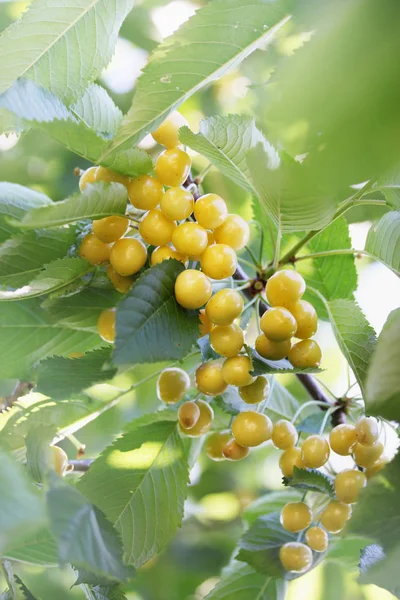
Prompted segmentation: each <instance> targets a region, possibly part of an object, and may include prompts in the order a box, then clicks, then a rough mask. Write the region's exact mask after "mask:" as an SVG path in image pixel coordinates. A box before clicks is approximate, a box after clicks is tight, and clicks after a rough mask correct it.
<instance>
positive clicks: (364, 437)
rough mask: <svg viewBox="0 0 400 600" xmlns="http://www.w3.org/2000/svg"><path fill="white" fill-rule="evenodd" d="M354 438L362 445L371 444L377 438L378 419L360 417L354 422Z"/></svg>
mask: <svg viewBox="0 0 400 600" xmlns="http://www.w3.org/2000/svg"><path fill="white" fill-rule="evenodd" d="M355 431H356V438H357V442H358V443H359V444H362V445H363V446H372V445H373V444H375V442H377V441H378V439H379V426H378V421H377V420H376V419H374V417H361V418H360V419H358V421H357V422H356V424H355Z"/></svg>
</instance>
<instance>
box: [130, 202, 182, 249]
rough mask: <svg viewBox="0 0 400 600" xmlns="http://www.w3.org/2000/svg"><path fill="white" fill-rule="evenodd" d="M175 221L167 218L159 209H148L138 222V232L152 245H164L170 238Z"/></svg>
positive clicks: (174, 227)
mask: <svg viewBox="0 0 400 600" xmlns="http://www.w3.org/2000/svg"><path fill="white" fill-rule="evenodd" d="M174 229H176V223H174V221H170V219H167V217H166V216H165V215H163V213H162V212H161V210H158V209H153V210H149V212H147V213H146V214H145V215H144V217H143V218H142V220H141V221H140V223H139V233H140V235H141V236H142V238H143V239H144V241H145V242H147V243H148V244H151V245H152V246H166V245H167V244H169V242H170V241H171V239H172V234H173V232H174Z"/></svg>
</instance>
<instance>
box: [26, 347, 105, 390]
mask: <svg viewBox="0 0 400 600" xmlns="http://www.w3.org/2000/svg"><path fill="white" fill-rule="evenodd" d="M109 360H110V350H108V349H101V350H94V351H93V352H88V354H85V355H84V356H82V357H81V358H61V357H59V356H57V357H54V358H48V359H47V360H45V361H43V362H41V363H40V364H39V367H38V369H37V376H38V383H37V390H38V391H39V392H41V393H42V394H46V395H47V396H50V397H51V398H55V399H59V400H61V399H66V398H70V397H71V396H73V395H74V394H78V393H79V392H81V391H82V390H85V389H86V388H88V387H90V386H91V385H93V384H95V383H100V382H102V381H107V380H108V379H111V378H112V377H113V376H114V375H115V373H116V369H115V368H112V367H110V366H109V365H107V363H108V362H109Z"/></svg>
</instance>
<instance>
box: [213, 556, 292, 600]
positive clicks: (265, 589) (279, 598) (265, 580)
mask: <svg viewBox="0 0 400 600" xmlns="http://www.w3.org/2000/svg"><path fill="white" fill-rule="evenodd" d="M285 597H286V582H285V581H283V580H282V579H273V578H272V577H269V576H268V575H267V576H266V575H261V573H257V571H255V570H254V569H252V567H250V566H249V565H245V564H243V563H241V562H239V561H236V560H233V561H232V562H231V563H230V564H229V565H228V566H227V567H225V569H223V571H222V573H221V579H220V580H219V582H218V583H217V585H216V586H215V588H213V589H212V590H211V592H210V593H209V594H207V596H206V600H285Z"/></svg>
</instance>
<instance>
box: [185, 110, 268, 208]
mask: <svg viewBox="0 0 400 600" xmlns="http://www.w3.org/2000/svg"><path fill="white" fill-rule="evenodd" d="M179 137H180V139H181V141H182V143H183V144H186V145H187V146H189V148H191V149H192V150H195V151H196V152H199V153H200V154H202V155H203V156H205V157H206V158H208V160H209V161H210V162H211V163H212V164H213V165H215V166H216V167H217V168H218V169H219V170H220V171H221V173H223V174H224V175H226V176H227V177H229V178H230V179H232V181H234V182H235V183H237V184H238V185H240V187H242V188H244V189H245V190H247V191H248V192H250V193H251V194H253V195H254V196H255V195H257V192H256V190H255V189H254V187H253V183H252V181H251V177H250V171H249V168H248V166H247V163H246V154H247V152H248V151H249V150H250V149H251V148H253V147H254V146H255V145H256V144H257V143H259V142H260V143H262V144H263V145H264V147H265V149H266V152H267V153H268V156H269V161H270V167H271V168H272V167H273V166H274V164H275V165H277V164H278V163H279V156H278V154H277V152H276V150H275V149H274V148H273V147H272V146H271V145H270V144H269V143H268V142H267V140H266V139H265V138H264V136H263V134H262V133H261V131H259V129H257V127H256V125H255V122H254V119H253V118H252V117H250V116H248V115H229V116H227V117H225V116H215V117H209V118H208V119H204V120H203V121H201V123H200V132H199V133H197V134H194V133H193V132H192V131H190V129H189V128H188V127H182V128H181V130H180V132H179Z"/></svg>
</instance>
